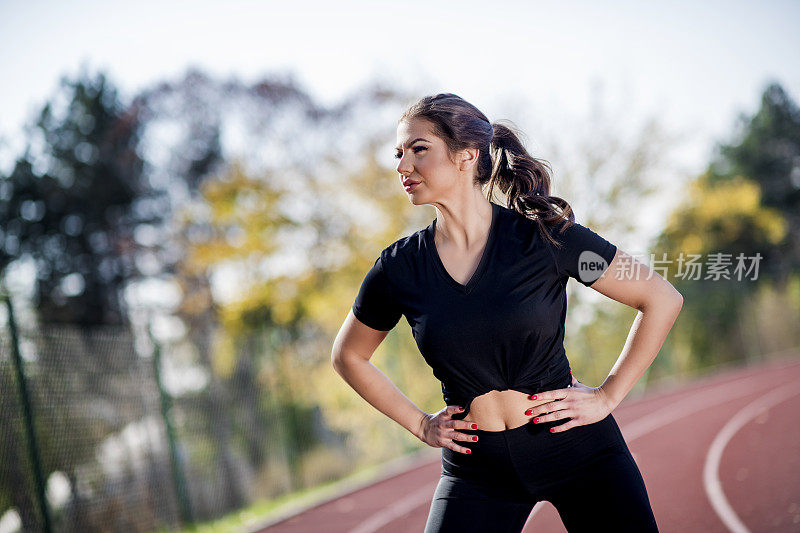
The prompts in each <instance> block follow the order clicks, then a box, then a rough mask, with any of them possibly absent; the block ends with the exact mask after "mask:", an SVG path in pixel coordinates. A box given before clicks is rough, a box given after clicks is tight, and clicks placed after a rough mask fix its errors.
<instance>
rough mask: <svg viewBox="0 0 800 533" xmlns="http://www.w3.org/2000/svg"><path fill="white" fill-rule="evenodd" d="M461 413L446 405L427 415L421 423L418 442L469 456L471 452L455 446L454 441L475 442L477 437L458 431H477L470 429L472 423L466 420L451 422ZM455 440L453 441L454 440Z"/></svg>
mask: <svg viewBox="0 0 800 533" xmlns="http://www.w3.org/2000/svg"><path fill="white" fill-rule="evenodd" d="M461 411H463V409H462V408H461V407H458V406H456V405H448V406H447V407H445V408H444V409H442V410H441V411H439V412H438V413H436V414H433V415H427V416H426V417H425V419H424V420H423V422H422V436H421V437H420V440H421V441H422V442H424V443H425V444H427V445H428V446H432V447H434V448H450V449H451V450H453V451H456V452H460V453H464V454H469V453H472V450H470V449H469V448H466V447H464V446H459V445H458V444H456V442H455V440H463V441H476V440H478V436H477V435H469V434H467V433H461V432H460V431H458V430H459V429H477V428H474V427H472V426H473V425H474V423H473V422H469V421H466V420H453V415H454V414H455V413H460V412H461ZM454 439H455V440H454Z"/></svg>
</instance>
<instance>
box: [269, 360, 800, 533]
mask: <svg viewBox="0 0 800 533" xmlns="http://www.w3.org/2000/svg"><path fill="white" fill-rule="evenodd" d="M614 417H615V418H616V419H617V422H618V423H619V425H620V428H621V429H622V433H623V435H624V436H625V440H626V441H627V443H628V446H629V448H630V449H631V452H632V453H633V456H634V458H635V459H636V463H637V464H638V466H639V469H640V470H641V472H642V476H643V477H644V480H645V484H646V485H647V491H648V495H649V496H650V502H651V504H652V506H653V511H654V513H655V516H656V521H657V522H658V525H659V529H660V530H661V531H664V532H669V531H678V532H692V531H700V532H703V533H715V532H725V531H742V532H743V531H752V532H762V531H793V532H800V424H798V422H800V357H798V354H794V355H793V357H791V358H784V359H773V360H770V361H768V362H767V363H764V364H762V365H759V366H755V367H754V366H751V367H747V368H736V369H732V370H725V371H722V372H719V373H716V374H714V375H710V376H706V377H703V378H699V379H696V380H694V381H692V382H691V383H689V384H683V385H681V386H680V387H679V388H672V389H671V390H667V389H663V390H660V391H653V392H651V393H649V394H648V395H647V396H646V397H644V398H640V399H637V400H632V401H628V400H626V401H623V402H622V404H620V405H619V406H618V407H617V409H615V410H614ZM431 450H432V451H434V453H435V452H438V453H441V449H431ZM440 472H441V459H440V458H439V456H436V457H435V458H434V459H433V460H430V459H424V460H422V461H420V462H418V463H417V464H416V465H412V466H411V467H409V468H408V469H407V470H405V471H404V472H402V473H400V474H397V475H393V476H391V477H389V478H387V479H383V480H381V481H379V482H376V483H374V484H371V485H369V486H367V487H363V488H360V489H358V490H355V491H352V492H350V493H348V494H343V495H341V496H339V497H337V498H335V499H333V500H330V501H327V502H325V503H323V504H321V505H318V506H315V507H313V508H311V509H307V510H305V511H304V512H301V513H299V514H295V515H294V516H291V517H288V518H286V519H284V520H281V521H280V522H277V523H275V522H274V521H273V523H272V524H271V525H268V526H266V527H261V528H258V529H254V530H253V531H259V532H264V533H289V532H291V533H296V532H316V531H324V532H325V533H337V532H353V533H371V532H381V533H390V532H391V533H395V532H421V531H422V530H423V529H424V526H425V521H426V519H427V516H428V509H429V508H430V503H431V496H432V495H433V491H434V488H435V487H436V483H437V482H438V480H439V475H440ZM524 531H525V532H532V531H536V532H542V533H544V532H556V531H558V532H564V531H566V529H565V528H564V526H563V524H562V523H561V519H560V518H559V516H558V512H557V511H556V510H555V508H554V507H553V506H552V505H551V504H550V503H549V502H540V503H539V504H537V505H536V506H535V507H534V509H533V511H532V512H531V515H530V517H529V519H528V522H527V524H526V526H525V529H524Z"/></svg>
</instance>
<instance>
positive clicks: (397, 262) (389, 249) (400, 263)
mask: <svg viewBox="0 0 800 533" xmlns="http://www.w3.org/2000/svg"><path fill="white" fill-rule="evenodd" d="M426 231H427V228H422V229H420V230H417V231H415V232H414V233H412V234H411V235H406V236H405V237H401V238H399V239H397V240H396V241H394V242H393V243H391V244H390V245H388V246H386V247H385V248H384V249H383V250H381V253H380V259H381V263H382V264H383V269H384V271H391V272H399V271H401V270H402V269H403V268H404V267H405V268H407V267H410V266H413V265H414V264H415V263H417V262H418V261H419V257H420V254H421V253H423V252H424V251H425V232H426Z"/></svg>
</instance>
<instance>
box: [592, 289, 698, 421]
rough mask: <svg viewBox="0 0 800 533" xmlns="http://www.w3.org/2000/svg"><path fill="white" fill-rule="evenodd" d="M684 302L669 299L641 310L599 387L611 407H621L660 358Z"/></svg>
mask: <svg viewBox="0 0 800 533" xmlns="http://www.w3.org/2000/svg"><path fill="white" fill-rule="evenodd" d="M682 303H683V300H678V301H677V302H676V301H674V300H670V301H669V302H660V303H658V304H651V305H649V306H646V307H642V308H641V309H640V310H639V313H637V315H636V318H635V319H634V321H633V326H632V327H631V330H630V333H629V334H628V338H627V339H626V341H625V346H624V347H623V349H622V353H621V354H620V356H619V358H618V359H617V361H616V362H615V363H614V366H613V367H612V368H611V371H610V372H609V374H608V377H606V379H605V381H603V384H602V385H600V388H601V389H602V390H603V391H604V392H605V393H606V397H607V398H608V400H609V403H610V406H611V408H612V409H613V408H615V407H616V406H617V405H619V404H620V403H621V402H622V400H623V398H625V396H627V394H628V393H629V392H630V391H631V389H633V386H634V385H636V382H638V381H639V379H640V378H641V377H642V376H643V375H644V373H645V371H646V370H647V369H648V368H649V367H650V365H651V364H652V363H653V361H654V360H655V358H656V355H658V351H659V350H660V349H661V346H662V345H663V344H664V341H665V340H666V338H667V334H669V331H670V329H672V325H673V324H674V323H675V319H676V318H677V317H678V314H679V313H680V310H681V306H682Z"/></svg>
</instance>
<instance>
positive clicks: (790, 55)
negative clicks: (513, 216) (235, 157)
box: [0, 0, 800, 168]
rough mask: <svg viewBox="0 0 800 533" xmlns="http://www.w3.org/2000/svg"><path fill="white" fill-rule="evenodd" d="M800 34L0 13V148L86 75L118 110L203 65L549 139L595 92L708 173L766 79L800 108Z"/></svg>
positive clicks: (117, 7) (685, 13) (764, 24)
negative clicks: (118, 98)
mask: <svg viewBox="0 0 800 533" xmlns="http://www.w3.org/2000/svg"><path fill="white" fill-rule="evenodd" d="M798 21H800V2H797V1H787V0H784V1H766V2H742V1H733V0H726V1H719V0H714V1H704V2H694V1H675V2H670V3H669V4H664V3H652V2H639V1H605V2H592V1H558V2H556V1H546V2H530V1H505V2H503V1H499V2H496V3H491V4H490V3H487V2H477V1H464V0H462V1H459V2H457V3H452V2H446V3H445V2H439V3H437V2H424V1H413V0H407V1H403V2H378V1H358V0H344V1H340V2H327V1H326V2H322V1H308V0H295V1H293V2H265V1H262V2H256V1H240V0H229V1H225V2H208V1H202V0H193V1H191V2H189V1H170V2H155V1H151V0H142V1H137V2H127V3H124V2H105V1H104V2H101V1H86V0H83V1H81V0H73V1H71V2H57V1H52V0H51V1H41V0H26V1H19V0H17V1H9V0H0V66H1V67H2V70H1V71H0V72H2V73H3V78H4V82H3V83H2V84H0V139H1V140H2V141H4V142H6V143H8V144H10V145H11V146H12V147H17V146H19V138H20V137H19V135H18V133H19V131H20V127H21V125H22V123H23V122H24V121H27V120H29V119H30V118H31V117H32V116H33V114H34V113H35V111H36V110H38V109H39V108H40V106H41V105H42V103H43V102H44V100H45V98H46V97H47V96H48V95H50V94H52V93H53V91H54V90H55V88H56V87H57V82H58V79H59V77H60V76H61V75H63V74H65V73H68V74H76V73H77V72H78V69H79V66H80V64H81V63H82V62H86V63H87V64H88V65H89V66H90V67H91V68H92V69H95V68H101V67H105V68H107V70H108V72H109V73H110V75H111V78H112V81H114V82H115V83H117V84H118V86H120V88H121V90H122V92H123V96H129V95H131V94H133V93H134V92H135V91H137V90H139V89H141V88H142V87H145V86H147V85H149V84H151V83H153V82H154V81H156V80H161V79H165V78H169V79H175V78H177V77H178V76H179V75H181V74H182V73H183V72H184V70H185V69H186V67H187V66H188V65H197V66H200V67H203V68H205V69H207V70H208V71H209V72H210V73H212V74H217V75H220V76H227V75H230V74H235V75H236V76H238V77H239V78H240V79H241V80H243V81H246V82H249V81H254V80H256V79H257V78H259V77H260V76H261V75H262V74H265V73H269V72H274V71H282V72H288V71H291V72H294V73H295V76H296V78H297V79H298V80H299V81H300V82H302V83H303V84H304V85H305V87H306V88H307V90H308V91H309V92H311V94H312V95H313V96H315V97H316V98H318V99H319V100H321V101H323V102H326V103H329V102H334V101H336V100H337V99H338V98H340V97H341V96H342V95H344V94H345V93H347V91H349V90H351V89H353V88H354V87H355V86H357V85H358V84H359V83H362V82H364V81H365V80H367V79H368V78H369V77H370V76H372V75H380V76H381V77H382V78H384V79H388V80H392V81H393V82H394V83H396V84H400V85H402V86H404V87H413V88H416V87H421V88H422V90H425V91H426V92H427V91H428V90H430V91H437V92H438V91H446V92H455V93H456V94H459V95H460V96H463V97H464V98H466V99H467V100H470V101H472V102H473V103H475V104H476V105H477V106H478V107H479V108H481V109H482V110H484V112H486V113H487V115H488V116H489V118H490V119H492V120H495V119H498V118H511V119H512V120H516V119H517V118H518V117H515V116H506V115H507V114H504V110H505V109H509V110H511V109H512V108H510V107H509V108H507V107H506V106H508V105H511V104H510V102H515V103H516V102H523V103H524V104H525V105H526V106H529V109H530V110H531V111H530V113H531V114H535V115H537V117H539V118H537V120H538V121H539V122H543V123H545V124H548V129H553V130H557V129H558V125H556V124H549V123H548V122H547V121H548V118H549V119H550V120H551V121H555V118H550V116H549V115H547V111H546V109H547V110H553V109H558V110H559V112H563V113H567V114H569V115H571V116H576V117H580V116H581V115H582V114H583V113H585V112H586V110H587V106H588V104H589V96H590V92H591V91H592V87H593V86H594V85H592V83H593V82H599V83H602V84H603V86H604V95H605V97H606V98H607V101H609V102H616V104H612V107H613V106H614V105H616V107H614V108H615V109H616V108H619V106H624V108H625V109H626V110H627V111H628V112H629V113H630V114H631V116H632V117H640V116H643V115H644V114H645V113H648V112H656V113H658V114H659V115H660V116H661V117H662V119H663V120H664V122H665V123H666V124H669V125H672V126H674V127H676V128H680V129H681V131H683V130H687V131H689V132H691V134H692V135H694V136H695V139H694V140H692V142H691V143H690V144H691V148H690V150H689V152H687V153H685V154H684V155H683V156H682V157H686V158H687V162H688V163H689V164H690V165H692V166H695V165H697V166H698V168H699V167H700V166H702V164H703V163H705V160H706V159H707V156H708V154H709V150H710V147H711V143H712V142H713V141H714V140H717V139H719V138H720V137H723V138H727V136H728V135H729V132H730V128H731V125H732V124H733V123H734V119H735V117H736V114H737V113H738V112H740V111H745V112H753V111H754V110H755V109H756V108H757V105H758V97H759V95H760V93H761V91H762V90H763V88H764V86H765V84H766V82H767V81H768V80H770V79H775V80H777V81H779V82H780V83H781V84H782V85H783V86H784V88H785V89H786V90H787V91H788V92H789V93H790V94H791V95H792V97H793V98H794V99H795V100H796V101H800V61H798V56H797V53H798V51H800V32H798V31H797V22H798ZM528 134H529V135H530V136H531V137H535V136H536V132H528ZM6 163H8V162H6ZM0 168H3V167H0Z"/></svg>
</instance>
